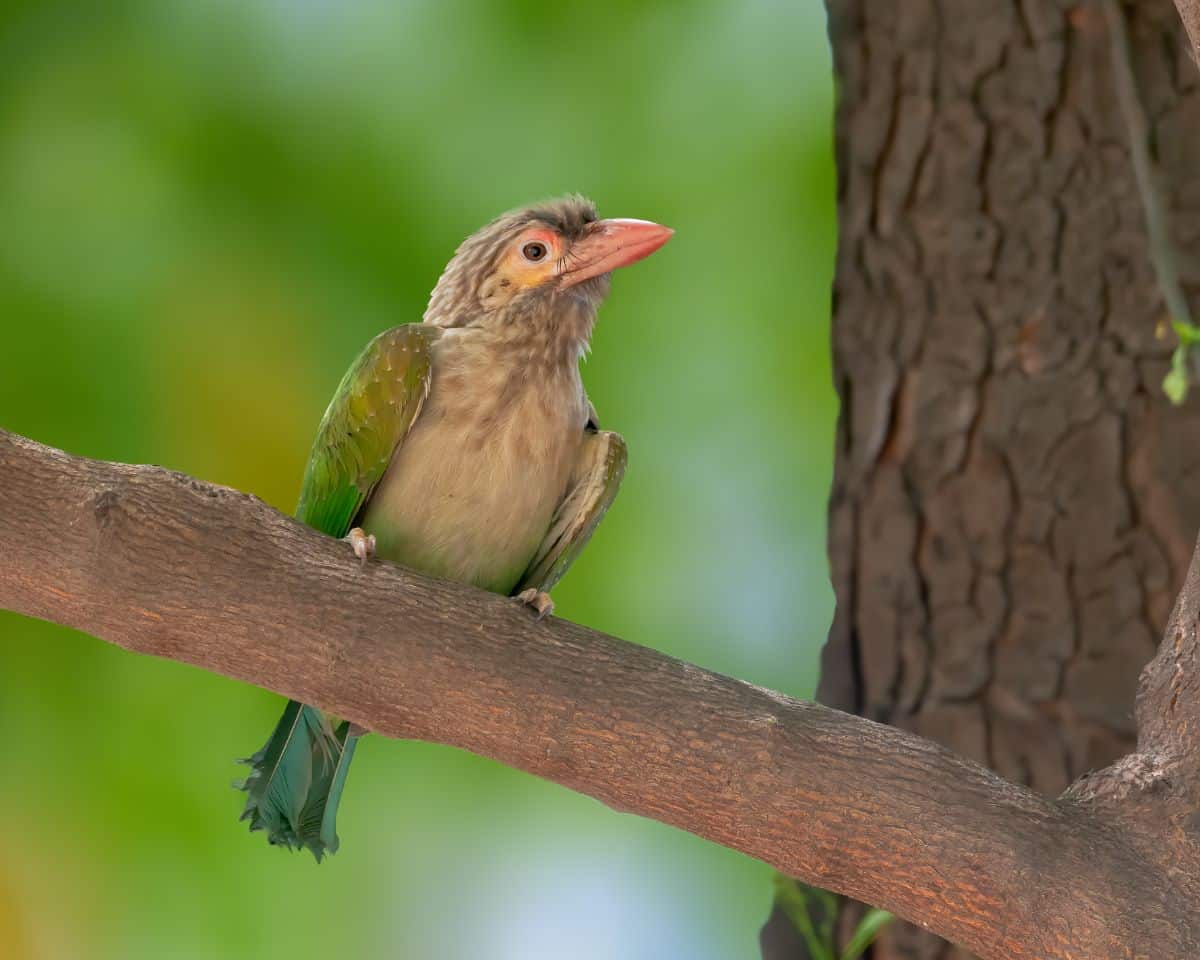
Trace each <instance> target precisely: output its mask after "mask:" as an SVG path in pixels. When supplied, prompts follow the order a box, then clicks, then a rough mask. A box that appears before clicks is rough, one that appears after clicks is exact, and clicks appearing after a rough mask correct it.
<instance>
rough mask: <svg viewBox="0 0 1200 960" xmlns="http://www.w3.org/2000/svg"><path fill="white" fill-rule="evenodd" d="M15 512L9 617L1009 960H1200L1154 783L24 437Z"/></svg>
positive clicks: (1172, 672) (10, 522)
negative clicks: (988, 741) (896, 708)
mask: <svg viewBox="0 0 1200 960" xmlns="http://www.w3.org/2000/svg"><path fill="white" fill-rule="evenodd" d="M0 491H2V494H3V495H2V498H0V607H5V608H8V609H11V610H15V611H17V612H19V613H23V614H26V615H28V616H34V617H39V618H42V619H45V620H50V621H53V622H56V623H61V624H65V625H68V626H71V627H76V628H78V629H81V630H85V631H87V632H89V633H92V634H95V635H96V636H98V637H101V638H103V639H106V640H108V641H110V642H112V643H115V644H118V645H119V646H122V647H125V648H126V649H129V650H133V651H137V652H140V653H148V654H153V655H155V656H160V657H168V658H171V659H175V660H180V661H183V662H186V663H191V664H194V665H196V666H200V667H204V668H206V669H209V670H213V671H216V672H218V673H221V674H224V675H226V676H229V677H233V678H236V679H239V680H245V681H247V682H250V683H255V684H258V685H260V686H264V687H267V688H269V689H272V690H276V691H278V692H279V693H281V694H284V695H286V696H289V697H294V698H297V699H300V700H304V701H306V702H308V703H312V704H315V705H317V706H320V707H322V708H324V709H327V710H330V711H332V712H334V713H336V714H339V715H341V716H344V717H347V718H349V719H351V720H354V721H356V722H358V723H360V724H362V725H363V726H365V727H367V728H369V729H371V730H374V731H378V732H379V733H382V734H385V735H387V736H393V737H407V738H416V739H421V740H429V741H435V742H439V743H446V744H452V745H454V746H458V747H462V748H464V749H467V750H470V751H473V752H475V753H478V754H482V755H485V756H488V757H492V758H494V759H497V760H500V761H502V762H504V763H507V764H510V765H512V766H514V767H518V768H520V769H522V770H526V771H528V772H530V773H533V774H536V775H538V776H541V777H545V778H546V779H549V780H553V781H556V782H558V783H561V784H563V785H565V786H568V787H571V788H572V789H575V790H578V791H580V792H582V793H586V794H588V795H590V796H593V797H596V798H598V799H600V800H602V801H603V802H605V803H606V804H608V805H609V806H611V807H614V808H616V809H618V810H622V811H628V812H633V813H637V814H640V815H642V816H646V817H652V818H654V819H657V820H660V821H663V822H665V823H669V824H673V825H674V826H677V827H679V828H681V829H684V830H688V831H690V832H692V833H695V834H697V835H699V836H702V837H705V838H707V839H709V840H712V841H714V842H716V843H720V844H723V845H725V846H728V847H732V848H734V849H737V850H740V851H743V852H744V853H747V854H749V855H750V856H753V857H756V858H758V859H760V860H764V861H766V862H767V863H769V864H772V865H773V866H775V867H776V868H777V869H779V870H781V871H783V872H785V873H787V874H789V875H792V876H796V877H799V878H801V879H803V880H805V881H806V882H809V883H812V884H816V885H820V886H823V887H826V888H829V889H832V890H835V891H838V892H840V893H845V894H848V895H850V896H853V897H855V898H857V899H860V900H864V901H866V902H869V903H874V904H878V905H880V906H883V907H886V908H887V909H890V910H892V911H895V912H896V913H898V914H900V915H901V916H903V917H906V918H908V919H910V920H912V921H915V922H917V923H919V924H921V925H922V926H925V927H927V928H928V929H930V930H933V931H935V932H937V933H938V934H940V935H942V936H945V937H947V938H948V939H951V940H953V941H955V942H957V943H960V944H962V945H964V946H966V947H968V948H970V949H972V950H974V951H976V952H977V953H978V954H979V955H980V956H982V957H985V958H995V960H1002V958H1003V960H1020V958H1035V957H1036V958H1074V960H1082V958H1087V960H1104V958H1110V957H1111V958H1132V957H1135V956H1140V955H1141V954H1140V953H1135V952H1134V951H1135V948H1136V947H1138V945H1153V948H1154V956H1155V960H1168V958H1171V957H1178V958H1184V957H1195V956H1197V955H1200V911H1197V910H1196V909H1195V907H1196V904H1197V902H1198V901H1197V892H1198V888H1197V873H1198V871H1197V869H1196V864H1197V858H1196V851H1195V845H1194V840H1195V825H1194V823H1192V821H1191V820H1188V819H1187V818H1186V817H1182V816H1177V817H1173V818H1172V819H1171V824H1172V828H1173V830H1174V831H1176V833H1180V832H1182V834H1184V835H1186V837H1187V838H1188V841H1189V844H1191V845H1190V846H1188V847H1187V848H1186V852H1187V853H1188V854H1189V856H1190V859H1186V860H1185V861H1180V860H1179V858H1178V856H1176V855H1175V853H1172V854H1171V858H1167V857H1166V855H1165V854H1164V850H1163V849H1162V848H1163V847H1165V846H1166V845H1165V844H1158V845H1156V843H1155V842H1154V840H1155V837H1153V836H1150V837H1149V838H1147V836H1146V835H1145V834H1144V833H1143V831H1142V828H1141V827H1140V826H1139V824H1142V823H1143V822H1144V821H1143V820H1142V819H1140V818H1129V817H1126V816H1125V815H1124V814H1123V810H1124V809H1125V804H1124V800H1125V799H1127V798H1129V797H1132V796H1136V797H1137V798H1138V800H1139V802H1154V799H1155V797H1156V796H1159V795H1162V794H1163V793H1171V791H1172V790H1173V789H1174V785H1173V783H1172V784H1171V785H1169V788H1168V786H1164V781H1163V780H1161V779H1155V778H1154V777H1153V776H1152V775H1151V773H1152V771H1151V772H1147V771H1148V769H1149V768H1148V767H1147V765H1146V764H1142V765H1140V766H1137V767H1136V769H1137V771H1138V774H1139V777H1138V778H1135V780H1134V781H1130V779H1129V778H1128V777H1123V776H1121V775H1120V774H1118V775H1116V780H1115V781H1114V783H1115V784H1116V787H1118V788H1119V791H1120V796H1119V797H1118V796H1117V794H1116V793H1115V792H1114V789H1115V788H1114V789H1110V787H1111V786H1112V784H1109V785H1108V786H1106V784H1105V782H1103V781H1102V780H1097V781H1096V782H1094V783H1092V784H1091V786H1090V787H1088V788H1087V789H1085V790H1081V791H1080V792H1079V793H1078V794H1077V795H1074V796H1069V797H1067V798H1065V799H1064V800H1062V801H1058V802H1056V801H1053V800H1048V799H1044V798H1041V797H1039V796H1037V795H1035V794H1034V793H1032V792H1031V791H1029V790H1027V789H1025V788H1023V787H1019V786H1016V785H1014V784H1011V783H1008V782H1006V781H1004V780H1003V779H1001V778H999V777H998V776H996V775H995V774H993V773H992V772H990V771H988V770H987V769H985V768H984V767H982V766H980V765H979V764H976V763H974V762H971V761H969V760H966V759H963V758H961V757H958V756H956V755H954V754H953V753H951V752H950V751H948V750H946V749H945V748H943V747H941V746H939V745H937V744H935V743H932V742H930V741H927V740H924V739H921V738H919V737H916V736H914V735H912V734H909V733H906V732H903V731H901V730H898V729H895V728H891V727H886V726H882V725H879V724H876V723H873V722H871V721H869V720H865V719H862V718H859V717H855V716H851V715H849V714H845V713H841V712H838V711H836V710H832V709H829V708H826V707H822V706H819V705H816V704H811V703H803V702H800V701H796V700H793V699H791V698H789V697H786V696H783V695H781V694H778V693H775V692H772V691H770V690H765V689H762V688H759V687H756V686H753V685H751V684H747V683H743V682H741V681H738V680H734V679H731V678H729V677H723V676H720V675H717V674H713V673H709V672H708V671H705V670H702V669H700V668H698V667H695V666H693V665H691V664H688V663H683V662H681V661H679V660H675V659H672V658H670V657H667V656H664V655H663V654H660V653H657V652H655V651H653V650H650V649H648V648H646V647H641V646H637V645H635V644H632V643H628V642H625V641H623V640H619V639H616V638H614V637H610V636H606V635H604V634H601V633H597V632H595V631H592V630H588V629H586V628H584V627H580V626H577V625H575V624H571V623H568V622H566V621H563V620H554V619H552V620H550V621H548V622H544V623H537V622H534V621H532V620H531V619H530V617H529V616H528V615H527V613H526V612H525V611H524V610H523V609H522V608H520V607H519V606H518V605H516V604H514V603H512V602H511V601H509V600H507V599H505V598H503V597H497V596H494V595H491V594H487V593H484V592H481V591H478V590H474V589H472V588H469V587H465V586H462V585H459V584H453V583H447V582H442V581H435V580H431V579H428V578H425V577H422V576H418V575H417V574H415V573H412V572H410V571H407V570H404V569H402V568H399V567H396V566H393V565H390V564H385V563H373V564H370V565H369V566H368V567H367V568H366V569H365V570H360V568H359V566H358V564H357V563H356V562H355V561H354V560H353V558H352V557H351V554H350V550H349V548H348V547H347V546H346V545H344V544H341V543H338V542H337V541H334V540H332V539H330V538H327V537H323V536H321V535H319V534H317V533H315V532H313V531H312V530H309V529H308V528H306V527H304V526H302V525H301V524H299V523H297V522H295V521H294V520H292V519H290V518H288V517H285V516H283V515H282V514H280V513H278V512H277V511H275V510H273V509H271V508H270V507H268V506H266V505H265V504H263V503H262V502H261V501H259V500H257V499H255V498H254V497H251V496H249V495H246V494H242V493H238V492H237V491H234V490H230V489H227V488H223V487H217V486H213V485H211V484H207V483H203V482H201V481H199V480H195V479H192V478H190V477H187V476H184V475H182V474H178V473H172V472H169V471H167V470H163V469H160V468H156V467H142V466H128V465H123V464H114V463H105V462H100V461H94V460H87V459H82V458H78V457H72V456H69V455H67V454H65V453H63V452H61V451H57V450H53V449H50V448H48V447H44V446H41V445H39V444H36V443H34V442H32V441H29V440H25V439H23V438H20V437H17V436H14V435H12V434H8V433H4V432H3V431H0ZM1189 588H1190V590H1191V596H1192V599H1191V600H1190V601H1188V603H1190V606H1189V605H1186V604H1181V605H1180V611H1179V612H1177V620H1178V622H1179V623H1183V624H1184V625H1183V626H1179V628H1178V630H1177V631H1176V632H1173V633H1169V634H1168V642H1167V644H1166V645H1165V647H1164V654H1163V655H1162V657H1160V661H1158V663H1159V666H1160V667H1161V670H1160V672H1161V673H1162V675H1163V677H1168V675H1169V677H1175V676H1176V674H1177V672H1178V671H1183V672H1184V674H1185V675H1187V676H1190V679H1187V680H1186V683H1187V684H1195V683H1196V682H1197V681H1196V679H1195V676H1196V675H1195V674H1194V672H1193V673H1190V674H1188V671H1191V670H1192V666H1193V665H1192V664H1191V663H1188V664H1186V665H1183V664H1181V663H1180V661H1179V659H1178V656H1179V655H1180V653H1181V652H1186V653H1187V655H1188V656H1191V655H1193V654H1194V652H1195V649H1196V629H1195V624H1196V619H1197V611H1198V610H1200V602H1198V601H1197V600H1196V597H1197V596H1200V574H1195V575H1194V576H1193V577H1192V579H1191V580H1190V581H1189ZM1185 621H1186V622H1185ZM1177 626H1178V623H1177ZM1189 630H1190V631H1191V633H1190V634H1189V633H1188V632H1187V631H1189ZM1180 631H1182V632H1180ZM1184 634H1186V637H1184V638H1183V639H1179V640H1178V641H1177V640H1176V638H1177V637H1183V636H1184ZM1164 658H1165V659H1164ZM1169 677H1168V679H1167V680H1166V681H1165V682H1166V683H1167V686H1166V687H1163V686H1162V684H1161V683H1159V682H1157V681H1155V682H1149V683H1147V684H1146V686H1145V688H1144V689H1145V690H1146V691H1147V696H1148V697H1149V698H1151V699H1148V701H1147V702H1148V703H1152V704H1153V705H1154V707H1155V709H1156V710H1157V709H1158V708H1159V707H1160V706H1161V701H1162V700H1163V698H1164V697H1165V698H1166V700H1167V701H1168V702H1169V703H1170V704H1171V707H1170V710H1171V711H1175V710H1176V709H1177V708H1178V709H1177V712H1176V713H1171V712H1170V711H1168V713H1167V714H1165V716H1166V718H1167V719H1165V720H1164V721H1163V723H1161V724H1160V723H1157V722H1149V721H1150V719H1151V718H1147V717H1143V720H1144V721H1147V730H1148V731H1150V735H1151V736H1152V737H1154V738H1155V740H1154V744H1155V745H1154V750H1155V751H1158V750H1159V747H1158V746H1157V737H1158V736H1159V733H1161V736H1163V737H1166V738H1168V739H1171V738H1178V737H1180V736H1181V735H1186V736H1188V737H1190V736H1193V735H1194V733H1195V729H1196V727H1195V724H1194V723H1193V721H1192V719H1191V718H1192V717H1193V713H1192V712H1191V711H1192V710H1193V708H1194V704H1195V697H1194V694H1195V691H1194V690H1192V689H1191V688H1190V687H1185V686H1183V685H1181V683H1183V681H1181V682H1179V683H1177V682H1176V681H1174V680H1171V679H1169ZM1160 679H1161V678H1160ZM1172 684H1174V685H1172ZM1181 704H1182V706H1181ZM1155 716H1156V717H1157V716H1158V714H1157V713H1156V714H1155ZM1176 717H1177V718H1179V719H1178V722H1176V720H1175V719H1172V718H1176ZM1156 731H1157V732H1156ZM1190 753H1191V756H1192V757H1194V756H1195V755H1196V751H1195V750H1191V751H1190ZM1155 755H1156V756H1157V755H1158V754H1157V752H1156V754H1155ZM1176 759H1179V760H1180V762H1184V761H1183V759H1182V758H1181V757H1176ZM1150 766H1151V767H1153V768H1154V770H1159V769H1160V768H1162V769H1165V768H1164V767H1163V766H1162V764H1159V766H1157V767H1154V765H1153V763H1152V762H1150ZM1172 769H1178V768H1174V767H1173V768H1172ZM1147 784H1151V785H1150V786H1147ZM1172 795H1173V794H1172ZM1114 798H1115V799H1114ZM1193 799H1194V798H1193ZM1182 809H1183V806H1182V805H1179V806H1176V807H1174V808H1173V810H1175V812H1176V813H1178V812H1179V811H1181V810H1182ZM1192 819H1193V820H1194V819H1195V818H1192ZM1156 822H1157V821H1156ZM1176 852H1177V851H1176ZM1168 859H1169V862H1168Z"/></svg>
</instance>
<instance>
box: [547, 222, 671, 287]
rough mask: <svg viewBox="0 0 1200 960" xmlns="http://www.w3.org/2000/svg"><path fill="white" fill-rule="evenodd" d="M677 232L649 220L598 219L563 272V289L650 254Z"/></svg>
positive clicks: (574, 248) (576, 246)
mask: <svg viewBox="0 0 1200 960" xmlns="http://www.w3.org/2000/svg"><path fill="white" fill-rule="evenodd" d="M674 233H675V231H674V230H672V229H671V228H670V227H664V226H662V224H658V223H651V222H650V221H649V220H597V221H596V222H595V223H593V224H592V225H591V226H590V227H588V232H587V234H586V235H585V236H584V237H583V238H582V239H581V240H576V241H575V243H574V244H572V246H571V250H570V252H569V253H568V254H567V257H566V260H565V262H564V263H563V266H562V269H561V270H560V271H559V274H558V276H559V281H558V282H559V286H560V287H562V288H563V289H566V288H567V287H573V286H575V284H577V283H582V282H583V281H584V280H589V279H591V278H592V277H598V276H600V274H602V273H609V272H610V271H613V270H616V269H617V268H618V267H627V266H629V264H631V263H637V262H638V261H639V260H643V259H645V258H646V257H648V256H650V254H652V253H653V252H654V251H655V250H657V249H658V248H659V247H661V246H662V245H663V244H664V243H666V242H667V241H668V240H670V239H671V237H672V236H673V235H674Z"/></svg>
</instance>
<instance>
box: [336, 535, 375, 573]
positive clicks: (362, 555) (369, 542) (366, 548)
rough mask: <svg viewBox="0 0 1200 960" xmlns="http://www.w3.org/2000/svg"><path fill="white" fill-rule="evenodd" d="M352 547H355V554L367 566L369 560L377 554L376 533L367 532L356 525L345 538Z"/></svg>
mask: <svg viewBox="0 0 1200 960" xmlns="http://www.w3.org/2000/svg"><path fill="white" fill-rule="evenodd" d="M342 539H343V540H345V541H346V542H347V543H348V544H350V546H351V547H353V548H354V555H355V556H356V557H358V559H359V561H360V562H361V563H362V565H363V566H364V567H365V566H366V565H367V560H368V559H369V558H371V557H373V556H375V535H374V534H373V533H366V532H365V531H364V530H363V528H362V527H355V528H354V529H353V530H351V531H350V532H349V533H348V534H346V535H345V536H344V537H343V538H342Z"/></svg>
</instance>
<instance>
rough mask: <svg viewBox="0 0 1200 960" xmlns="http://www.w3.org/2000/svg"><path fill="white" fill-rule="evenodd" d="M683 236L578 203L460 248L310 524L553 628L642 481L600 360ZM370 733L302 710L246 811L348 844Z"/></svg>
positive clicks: (353, 432)
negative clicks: (610, 326)
mask: <svg viewBox="0 0 1200 960" xmlns="http://www.w3.org/2000/svg"><path fill="white" fill-rule="evenodd" d="M673 233H674V231H673V230H671V229H670V228H669V227H665V226H662V225H661V224H658V223H654V222H651V221H647V220H634V219H601V218H600V217H599V215H598V213H597V209H596V206H595V204H594V203H592V202H591V201H590V200H588V199H586V198H584V197H582V196H579V195H569V196H566V197H562V198H558V199H555V200H550V201H545V202H542V203H538V204H534V205H532V206H527V207H524V208H520V209H517V210H513V211H510V212H508V213H505V214H503V215H501V216H500V217H498V218H496V219H495V220H493V221H491V222H490V223H488V224H487V225H485V226H484V227H482V228H481V229H480V230H478V231H477V232H475V233H474V234H472V235H471V236H469V237H468V238H467V239H466V240H464V241H463V242H462V244H460V245H459V247H458V249H457V250H456V251H455V253H454V255H453V257H452V258H451V259H450V262H449V263H448V264H447V266H446V268H445V270H444V271H443V273H442V275H441V277H440V278H439V279H438V281H437V284H436V285H435V286H434V288H433V292H432V294H431V295H430V298H429V303H428V306H427V308H426V310H425V313H424V316H423V318H422V321H421V322H420V323H407V324H402V325H400V326H397V327H393V328H392V329H390V330H386V331H384V332H383V333H381V334H379V335H378V336H376V337H375V338H374V339H373V340H372V341H371V342H370V343H369V344H368V345H367V346H366V347H365V348H364V350H363V351H362V353H361V354H360V355H359V356H358V358H357V359H356V360H355V361H354V362H353V363H352V364H351V365H350V368H349V369H348V370H347V371H346V373H345V375H344V376H343V377H342V380H341V382H340V384H339V385H338V387H337V390H336V391H335V392H334V395H333V399H332V400H331V401H330V403H329V406H328V408H327V409H326V411H325V415H324V417H323V418H322V420H321V423H320V426H319V428H318V430H317V434H316V438H315V439H314V441H313V446H312V451H311V453H310V455H309V459H308V463H307V466H306V468H305V471H304V477H303V481H302V483H301V491H300V499H299V504H298V506H297V509H296V517H297V519H299V520H300V521H301V522H303V523H305V524H307V525H309V526H311V527H314V528H315V529H317V530H319V531H321V532H322V533H325V534H328V535H330V536H333V537H337V538H341V539H344V540H346V541H347V542H348V543H349V544H350V546H351V548H352V550H353V553H354V556H355V557H356V558H357V561H358V562H359V563H360V564H362V565H364V566H365V565H366V564H367V563H368V562H375V561H377V560H386V561H391V562H394V563H398V564H401V565H403V566H406V567H409V568H412V569H414V570H417V571H420V572H422V573H425V574H428V575H430V576H434V577H440V578H443V579H449V580H457V581H460V582H462V583H467V584H472V585H474V586H476V587H480V588H482V589H484V590H490V591H492V592H494V593H498V594H503V595H507V596H512V597H514V598H515V599H516V600H517V601H518V602H520V603H521V604H523V605H526V606H527V607H529V608H530V610H531V616H533V617H535V618H536V619H539V620H540V619H542V618H543V617H545V616H548V615H549V614H551V613H552V612H553V608H554V604H553V601H552V600H551V599H550V590H551V589H552V588H553V586H554V585H555V584H556V583H557V582H558V580H559V579H560V578H561V577H562V576H563V574H564V573H566V571H567V568H568V567H569V566H570V565H571V563H572V562H573V561H574V560H575V558H576V557H577V556H578V555H579V553H580V551H581V550H582V549H583V547H584V545H585V544H586V543H587V542H588V540H589V538H590V537H591V535H592V533H593V532H594V531H595V529H596V526H597V525H598V524H599V522H600V520H601V518H602V517H603V516H604V514H605V512H606V511H607V510H608V508H609V506H610V505H611V504H612V502H613V500H614V498H615V497H616V494H617V489H618V487H619V486H620V483H621V480H622V478H623V476H624V473H625V466H626V448H625V442H624V440H623V439H622V438H621V436H620V435H619V434H617V433H614V432H611V431H608V430H602V429H600V423H599V418H598V417H597V414H596V410H595V407H594V406H593V405H592V404H591V402H590V400H589V399H588V396H587V392H586V391H585V389H584V386H583V382H582V379H581V374H580V362H581V360H582V359H583V357H584V355H585V353H586V352H587V351H588V349H589V344H590V339H591V335H592V330H593V328H594V325H595V323H596V314H597V310H598V309H599V307H600V305H601V303H602V302H603V301H604V299H605V298H606V296H607V295H608V291H609V285H610V279H611V274H612V271H614V270H616V269H618V268H620V267H623V266H627V265H629V264H632V263H635V262H637V261H639V260H641V259H643V258H645V257H647V256H649V255H650V254H652V253H654V252H655V251H656V250H658V249H659V248H660V247H661V246H662V245H663V244H665V243H666V242H667V241H668V240H669V239H670V238H671V236H672V234H673ZM365 733H366V730H364V729H363V728H361V727H359V726H358V725H356V724H353V723H351V722H349V721H347V720H338V719H336V718H334V717H331V716H328V715H326V714H325V713H323V712H322V711H320V710H318V709H316V708H315V707H311V706H307V705H305V704H302V703H299V702H297V701H294V700H293V701H289V703H288V704H287V707H286V708H285V710H284V712H283V716H282V717H281V718H280V720H279V723H278V724H277V725H276V727H275V729H274V732H273V733H272V734H271V737H270V739H269V740H268V741H267V743H266V744H265V745H264V746H263V748H262V749H261V750H259V751H258V752H257V753H255V754H254V755H253V756H251V757H249V758H248V759H247V760H245V761H243V762H244V763H246V764H248V765H249V766H250V772H249V774H248V775H247V777H246V778H245V779H244V780H243V781H241V782H240V783H238V784H237V786H239V787H240V788H241V789H243V790H245V792H246V794H247V796H246V803H245V808H244V810H243V812H242V819H243V820H248V821H249V824H250V830H251V831H257V830H263V831H266V833H267V839H268V841H269V842H270V843H271V844H274V845H277V846H282V847H285V848H288V849H290V850H302V849H307V850H309V851H310V852H311V853H312V854H313V856H314V857H315V858H316V860H317V862H318V863H319V862H321V859H322V858H323V857H324V856H325V855H327V854H331V853H334V852H336V851H337V849H338V845H339V840H338V835H337V824H336V821H337V809H338V803H339V801H340V799H341V795H342V792H343V789H344V787H345V784H346V773H347V769H348V767H349V764H350V761H351V759H352V757H353V755H354V748H355V745H356V743H357V741H358V740H359V738H360V737H361V736H362V735H364V734H365Z"/></svg>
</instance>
